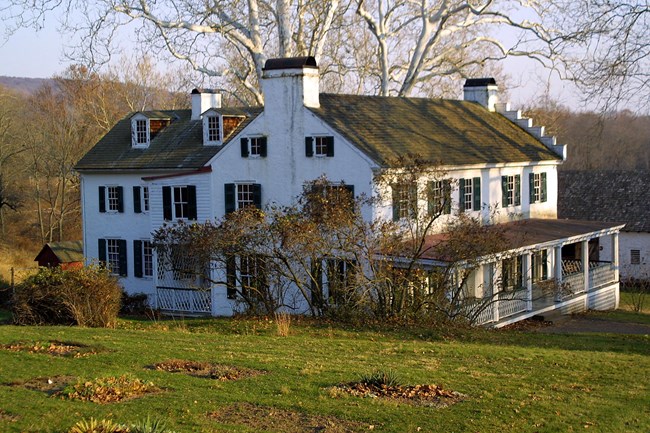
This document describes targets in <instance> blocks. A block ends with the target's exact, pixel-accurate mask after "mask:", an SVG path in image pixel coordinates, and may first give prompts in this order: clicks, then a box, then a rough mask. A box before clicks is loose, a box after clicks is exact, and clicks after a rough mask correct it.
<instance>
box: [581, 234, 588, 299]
mask: <svg viewBox="0 0 650 433" xmlns="http://www.w3.org/2000/svg"><path fill="white" fill-rule="evenodd" d="M581 246H582V254H581V258H582V277H583V278H584V287H585V293H586V292H588V291H589V241H588V240H586V241H582V242H581Z"/></svg>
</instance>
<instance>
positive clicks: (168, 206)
mask: <svg viewBox="0 0 650 433" xmlns="http://www.w3.org/2000/svg"><path fill="white" fill-rule="evenodd" d="M162 195H163V218H164V219H165V221H171V220H172V187H171V186H163V187H162Z"/></svg>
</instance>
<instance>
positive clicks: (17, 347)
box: [0, 340, 99, 358]
mask: <svg viewBox="0 0 650 433" xmlns="http://www.w3.org/2000/svg"><path fill="white" fill-rule="evenodd" d="M0 349H2V350H9V351H12V352H29V353H44V354H47V355H51V356H69V357H73V358H81V357H84V356H89V355H95V354H96V353H98V352H99V350H98V349H97V348H96V347H92V346H87V345H85V344H81V343H73V342H65V341H56V340H52V341H45V342H40V341H36V342H24V341H19V342H15V343H10V344H3V345H0Z"/></svg>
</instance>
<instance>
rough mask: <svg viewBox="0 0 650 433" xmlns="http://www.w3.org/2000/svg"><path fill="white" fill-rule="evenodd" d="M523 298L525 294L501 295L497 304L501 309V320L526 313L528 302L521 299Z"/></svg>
mask: <svg viewBox="0 0 650 433" xmlns="http://www.w3.org/2000/svg"><path fill="white" fill-rule="evenodd" d="M522 297H524V294H523V293H514V294H513V293H507V292H505V293H503V292H502V293H499V295H498V304H497V305H498V308H499V319H502V318H504V317H509V316H514V315H515V314H519V313H523V312H524V311H526V304H527V302H526V300H525V299H521V298H522Z"/></svg>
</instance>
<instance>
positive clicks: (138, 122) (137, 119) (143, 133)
mask: <svg viewBox="0 0 650 433" xmlns="http://www.w3.org/2000/svg"><path fill="white" fill-rule="evenodd" d="M142 125H144V127H145V129H144V130H143V129H141V126H142ZM141 138H144V141H142V140H141ZM150 143H151V123H150V122H149V119H148V118H147V117H145V116H144V115H142V114H139V115H135V116H134V117H133V118H132V119H131V146H132V147H135V148H142V149H143V148H147V147H149V144H150Z"/></svg>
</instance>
